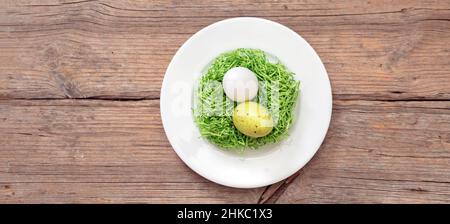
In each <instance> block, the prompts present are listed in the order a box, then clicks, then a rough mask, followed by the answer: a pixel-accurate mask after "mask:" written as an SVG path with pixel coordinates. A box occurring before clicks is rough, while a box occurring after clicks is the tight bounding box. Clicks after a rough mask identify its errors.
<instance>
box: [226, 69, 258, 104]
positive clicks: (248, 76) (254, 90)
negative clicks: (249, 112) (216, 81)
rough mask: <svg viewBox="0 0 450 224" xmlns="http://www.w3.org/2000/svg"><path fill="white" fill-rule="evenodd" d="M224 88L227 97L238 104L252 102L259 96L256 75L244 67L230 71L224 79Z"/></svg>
mask: <svg viewBox="0 0 450 224" xmlns="http://www.w3.org/2000/svg"><path fill="white" fill-rule="evenodd" d="M222 86H223V90H224V92H225V95H227V97H228V98H230V99H232V100H233V101H236V102H244V101H248V100H251V99H253V98H255V96H256V95H257V94H258V79H257V78H256V74H255V73H253V72H252V71H250V70H249V69H248V68H244V67H234V68H232V69H230V70H228V71H227V72H226V73H225V75H224V77H223V81H222Z"/></svg>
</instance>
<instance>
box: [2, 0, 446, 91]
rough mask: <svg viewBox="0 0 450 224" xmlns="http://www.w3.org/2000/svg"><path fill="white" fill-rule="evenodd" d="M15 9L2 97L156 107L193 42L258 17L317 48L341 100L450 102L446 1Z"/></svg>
mask: <svg viewBox="0 0 450 224" xmlns="http://www.w3.org/2000/svg"><path fill="white" fill-rule="evenodd" d="M8 2H9V3H10V5H9V6H7V7H2V9H0V10H1V11H0V15H1V17H0V48H1V49H2V54H1V56H0V57H1V58H0V67H1V68H2V74H1V76H0V82H1V83H2V85H1V86H0V97H2V98H27V99H29V98H67V97H68V98H157V97H159V89H160V85H161V82H162V78H163V74H164V71H165V68H166V66H167V64H168V63H169V60H170V59H171V57H172V56H173V54H174V53H175V51H176V49H178V47H179V46H180V45H181V44H182V43H183V42H184V41H185V40H186V39H187V38H188V37H189V36H191V35H192V34H193V33H195V32H196V31H198V30H199V29H201V28H202V27H204V26H206V25H208V24H210V23H213V22H215V21H218V20H221V19H225V18H229V17H236V16H258V17H264V18H268V19H272V20H274V21H277V22H280V23H283V24H285V25H287V26H289V27H291V28H292V29H293V30H295V31H297V32H298V33H300V34H301V35H302V36H303V37H305V38H306V39H307V40H308V41H309V42H310V44H311V45H312V46H313V47H314V48H315V49H316V51H317V52H318V53H319V55H320V56H321V58H322V59H323V61H324V63H325V65H326V68H327V70H328V72H329V74H330V78H331V80H332V85H333V91H334V96H335V98H337V99H429V98H433V99H450V94H449V92H448V83H450V76H449V75H448V71H449V70H450V63H449V61H448V58H449V55H450V47H449V44H448V43H449V42H450V31H449V30H450V29H449V28H450V22H449V21H450V2H449V1H404V0H403V1H276V2H271V1H267V2H266V1H255V2H248V1H234V2H228V1H217V2H209V1H174V2H166V1H80V2H69V1H17V2H16V1H8Z"/></svg>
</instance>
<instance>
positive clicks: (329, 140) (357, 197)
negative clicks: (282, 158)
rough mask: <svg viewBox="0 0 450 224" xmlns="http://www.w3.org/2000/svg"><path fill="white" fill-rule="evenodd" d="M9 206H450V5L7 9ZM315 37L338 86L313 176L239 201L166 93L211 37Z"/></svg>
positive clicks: (3, 105) (3, 153) (57, 4)
mask: <svg viewBox="0 0 450 224" xmlns="http://www.w3.org/2000/svg"><path fill="white" fill-rule="evenodd" d="M0 5H1V7H0V202H3V203H103V202H105V203H128V202H138V203H141V202H144V203H176V202H189V203H197V202H206V203H401V202H406V203H431V202H433V203H434V202H436V203H450V1H448V0H441V1H411V0H399V1H384V0H383V1H377V0H369V1H359V0H358V1H329V0H305V1H285V0H282V1H273V2H272V1H254V2H247V1H243V0H236V1H233V2H228V1H214V2H213V1H204V0H194V1H191V0H190V1H163V0H158V1H131V0H130V1H113V0H110V1H95V0H84V1H76V0H72V1H67V0H64V1H59V0H43V1H13V0H1V1H0ZM236 16H256V17H264V18H267V19H271V20H274V21H277V22H280V23H283V24H285V25H287V26H289V27H291V28H292V29H293V30H295V31H297V32H298V33H300V34H301V35H302V36H303V37H304V38H305V39H306V40H308V41H309V43H310V44H311V45H312V46H313V47H314V48H315V49H316V51H317V52H318V54H319V55H320V56H321V58H322V60H323V62H324V63H325V66H326V68H327V70H328V74H329V76H330V79H331V84H332V87H333V98H334V105H333V117H332V122H331V126H330V129H329V132H328V135H327V137H326V140H325V142H324V144H323V145H322V147H321V149H320V150H319V152H318V153H317V154H316V156H315V157H314V159H313V160H312V161H311V162H310V163H309V164H308V165H307V166H306V167H305V168H304V169H302V170H301V171H300V172H299V173H297V174H296V175H294V176H292V177H291V178H289V179H288V180H286V181H283V182H281V183H277V184H274V185H272V186H269V187H267V188H257V189H250V190H243V189H233V188H227V187H223V186H219V185H217V184H214V183H212V182H209V181H207V180H205V179H203V178H202V177H200V176H198V175H197V174H195V173H194V172H193V171H191V170H190V169H189V168H187V167H186V166H185V165H184V164H183V163H182V162H181V160H180V159H179V158H178V157H177V156H176V155H175V153H174V152H173V150H172V149H171V146H170V144H169V143H168V141H167V139H166V136H165V134H164V131H163V128H162V125H161V119H160V114H159V99H158V98H159V92H160V86H161V82H162V79H163V76H164V72H165V69H166V67H167V65H168V63H169V61H170V59H171V58H172V56H173V55H174V53H175V51H176V50H177V49H178V47H179V46H180V45H181V44H182V43H183V42H184V41H186V40H187V39H188V38H189V37H190V36H191V35H192V34H193V33H195V32H196V31H198V30H199V29H201V28H202V27H204V26H206V25H208V24H211V23H213V22H216V21H218V20H222V19H225V18H229V17H236Z"/></svg>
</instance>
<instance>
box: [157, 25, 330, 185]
mask: <svg viewBox="0 0 450 224" xmlns="http://www.w3.org/2000/svg"><path fill="white" fill-rule="evenodd" d="M238 20H259V21H262V22H266V23H271V24H272V25H276V26H278V27H280V28H282V29H284V30H287V31H289V32H290V33H292V34H293V35H294V36H296V37H297V38H299V40H302V41H304V42H305V43H306V44H307V46H308V47H310V48H311V49H312V52H313V53H314V54H315V56H316V57H317V58H318V59H319V61H320V66H321V67H322V69H323V71H324V72H325V78H326V81H327V84H328V85H327V90H329V91H327V92H328V94H327V95H329V96H328V97H329V99H330V102H329V105H328V106H329V111H328V116H327V121H326V128H325V129H324V130H325V131H324V132H323V134H322V136H320V144H319V145H318V146H317V147H316V149H314V150H311V155H310V156H309V158H307V159H306V160H305V162H304V163H299V164H298V166H296V168H295V170H294V171H293V172H286V174H285V175H280V177H278V178H275V179H274V178H272V179H270V180H266V181H264V183H261V182H260V183H254V184H237V183H233V184H232V183H230V182H225V181H222V180H221V179H217V178H215V177H214V176H211V175H207V174H205V173H204V172H203V171H201V170H197V169H194V168H193V166H192V164H190V162H188V161H187V160H186V159H185V158H184V157H183V156H181V155H180V153H179V152H178V150H177V149H175V148H174V147H173V145H174V144H173V141H174V140H173V137H172V136H169V135H168V134H167V127H166V124H167V121H165V120H166V119H165V116H164V115H163V111H162V108H163V103H164V102H163V101H164V100H163V98H164V97H163V96H164V95H165V94H166V93H165V91H163V90H164V89H166V88H167V87H166V86H167V81H166V80H167V79H166V76H167V74H168V72H169V71H170V70H171V69H170V68H171V67H173V66H174V61H175V60H174V58H176V57H177V56H178V55H179V54H181V52H182V51H183V50H184V49H183V47H184V46H185V45H187V44H188V43H189V42H190V41H192V40H193V39H195V38H197V37H198V36H199V35H201V34H202V33H204V32H207V31H208V30H210V29H212V28H214V27H215V26H220V25H222V24H223V23H229V22H235V21H238ZM300 94H301V93H300ZM298 100H300V98H299V99H298ZM300 104H301V103H300ZM159 106H160V116H161V122H162V125H163V129H164V132H165V135H166V137H167V139H168V141H169V143H170V145H171V148H172V150H174V151H175V153H176V154H177V156H178V157H179V158H180V159H181V160H182V161H183V163H184V164H185V165H186V166H188V167H189V168H190V169H191V170H192V171H194V172H195V173H197V174H198V175H200V176H202V177H203V178H205V179H207V180H209V181H212V182H214V183H217V184H220V185H223V186H227V187H232V188H244V189H248V188H257V187H264V186H268V185H271V184H274V183H276V182H279V181H282V180H284V179H286V178H288V177H289V176H291V175H293V174H295V173H296V172H298V171H300V170H301V169H302V168H304V166H306V165H307V164H308V163H309V162H310V161H311V159H312V158H313V157H314V155H315V154H316V153H317V151H318V150H319V149H320V147H321V145H322V144H323V142H324V140H325V137H326V135H327V133H328V130H329V128H330V124H331V118H332V111H333V94H332V88H331V82H330V78H329V75H328V72H327V70H326V68H325V65H324V64H323V61H322V59H321V58H320V57H319V55H318V54H317V52H316V51H315V50H314V48H313V47H312V46H311V45H310V44H309V42H307V41H306V39H304V38H303V37H302V36H300V35H299V34H298V33H297V32H295V31H294V30H292V29H291V28H289V27H287V26H285V25H283V24H281V23H278V22H275V21H272V20H269V19H265V18H260V17H233V18H227V19H223V20H219V21H216V22H213V23H211V24H209V25H207V26H205V27H203V28H201V29H200V30H198V31H197V32H195V33H194V34H193V35H192V36H190V37H189V38H188V39H187V40H186V41H185V42H184V43H183V44H182V45H180V47H179V48H178V49H177V51H176V53H175V54H174V55H173V57H172V58H171V61H170V63H169V64H168V66H167V68H166V71H165V73H164V78H163V81H162V84H161V89H160V105H159ZM205 141H207V140H205ZM312 151H313V152H312Z"/></svg>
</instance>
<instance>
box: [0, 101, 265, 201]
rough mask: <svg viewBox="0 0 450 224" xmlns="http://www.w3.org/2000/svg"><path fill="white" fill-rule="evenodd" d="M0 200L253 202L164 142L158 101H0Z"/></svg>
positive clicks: (252, 194)
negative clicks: (196, 170)
mask: <svg viewBox="0 0 450 224" xmlns="http://www.w3.org/2000/svg"><path fill="white" fill-rule="evenodd" d="M0 121H1V122H2V125H1V126H0V142H1V143H2V146H1V150H0V202H24V203H81V202H84V203H87V202H89V203H95V202H116V203H117V202H127V203H128V202H130V203H137V202H139V203H144V202H152V203H173V202H185V203H200V202H210V203H212V202H214V203H255V202H256V201H257V200H258V198H259V195H260V194H261V192H262V190H263V189H262V188H258V189H252V190H239V189H233V188H226V187H222V186H219V185H217V184H214V183H212V182H209V181H206V180H205V179H203V178H201V177H200V176H198V175H196V174H195V173H193V172H192V171H191V170H190V169H189V168H187V167H186V166H185V165H184V164H183V163H182V162H181V161H180V160H179V158H178V157H177V156H176V154H175V153H174V151H173V150H172V149H171V147H170V144H169V142H168V141H167V139H166V137H165V135H164V131H163V130H162V124H161V120H160V117H159V100H145V101H138V102H133V101H126V102H116V101H98V100H83V101H80V100H52V101H48V100H43V101H42V100H38V101H22V100H18V101H10V100H8V101H5V100H1V101H0Z"/></svg>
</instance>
